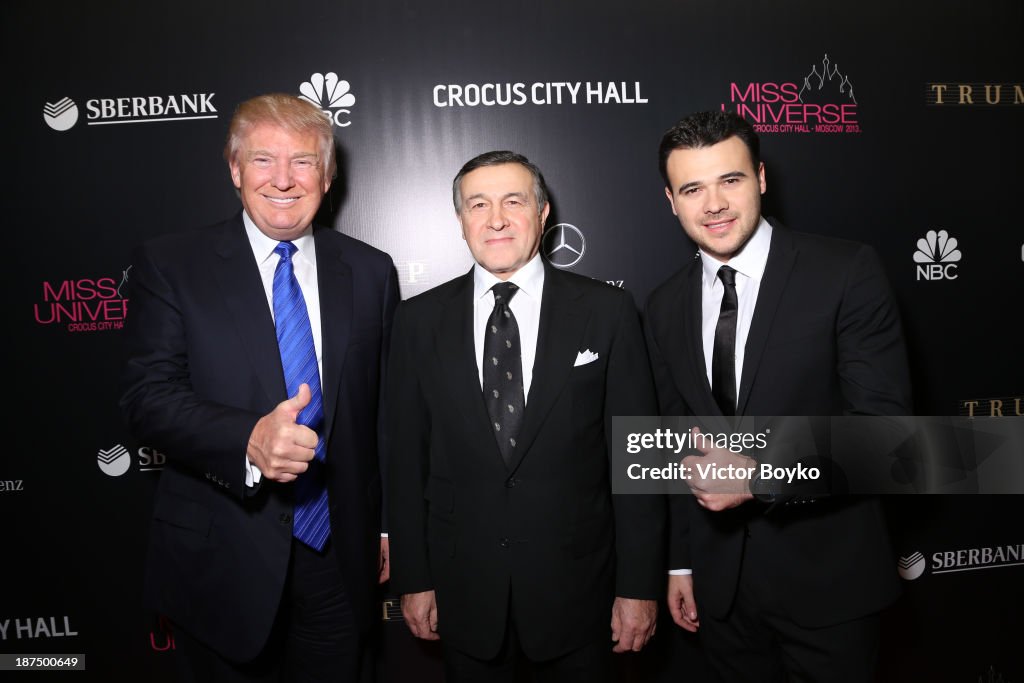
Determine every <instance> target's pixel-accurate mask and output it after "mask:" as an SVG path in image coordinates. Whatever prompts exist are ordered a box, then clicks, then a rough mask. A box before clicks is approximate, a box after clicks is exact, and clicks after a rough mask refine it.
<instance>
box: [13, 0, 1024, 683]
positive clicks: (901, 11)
mask: <svg viewBox="0 0 1024 683" xmlns="http://www.w3.org/2000/svg"><path fill="white" fill-rule="evenodd" d="M2 12H3V28H2V30H3V45H2V50H3V55H4V63H5V64H7V65H8V66H7V71H6V74H7V83H8V86H7V92H8V96H7V98H6V99H5V101H6V102H7V104H6V105H4V107H3V117H4V122H5V125H4V128H3V130H4V132H5V133H6V139H7V144H6V145H5V149H6V150H7V151H9V152H11V153H12V154H13V155H14V156H13V159H14V161H13V162H12V163H11V164H9V165H7V166H6V168H5V177H6V182H5V186H6V189H7V192H8V198H7V205H8V208H7V210H6V212H5V216H6V218H5V221H4V222H5V228H6V235H7V241H6V259H5V260H6V262H7V264H8V268H7V272H8V273H9V274H10V278H9V281H8V292H9V293H10V294H11V297H10V298H11V305H10V306H9V308H10V310H11V316H10V318H8V322H9V328H8V329H9V331H10V332H11V337H12V341H13V344H8V345H7V347H8V348H9V349H12V350H13V353H17V354H18V355H17V356H12V358H11V363H10V365H9V366H8V367H9V374H10V376H11V381H10V382H9V383H8V385H7V387H8V389H7V393H8V398H7V401H6V403H7V406H8V408H7V409H6V412H7V415H8V417H7V420H6V425H7V430H8V431H9V432H10V433H12V434H13V435H14V438H13V445H14V447H12V448H9V449H8V451H7V453H6V454H5V455H4V457H3V458H2V459H0V514H2V519H3V529H4V545H3V559H2V564H3V576H4V581H3V585H2V587H0V596H2V597H0V653H48V654H55V653H81V654H84V655H85V660H86V667H87V671H89V672H91V678H94V679H96V680H132V681H135V680H155V681H160V680H170V679H171V670H172V667H171V658H172V657H173V654H172V652H173V650H174V648H175V643H174V637H173V634H172V633H171V631H170V629H169V627H168V625H167V624H166V623H165V622H164V621H163V620H162V619H161V618H160V616H159V615H156V614H152V613H149V612H147V611H146V610H145V609H144V608H143V607H142V606H141V577H142V567H143V563H144V560H145V557H144V548H145V544H146V535H147V533H148V523H149V517H150V511H151V504H152V495H153V492H154V487H155V484H156V481H157V479H158V477H159V476H160V471H161V468H162V467H163V466H164V463H165V456H164V454H163V453H161V452H160V450H159V447H158V446H157V445H155V444H147V443H138V442H136V441H135V440H133V438H132V437H131V435H130V434H128V432H127V430H126V428H125V427H124V425H123V423H122V421H121V418H120V415H119V413H118V408H117V401H118V387H117V377H118V374H119V370H120V368H119V364H120V354H121V348H120V345H121V332H122V328H123V325H124V322H125V319H126V318H127V317H128V316H130V315H131V314H132V303H131V301H130V300H129V299H128V298H127V286H126V285H127V283H128V282H129V281H130V280H131V277H132V263H131V261H130V253H131V249H132V247H133V246H135V245H136V244H138V243H139V242H142V241H144V240H146V239H148V238H151V237H154V236H156V235H161V234H164V233H168V232H175V231H180V230H184V229H188V228H193V227H196V226H200V225H206V224H210V223H213V222H215V221H218V220H220V219H222V218H224V217H227V216H230V215H231V214H233V213H234V212H235V211H237V210H238V207H239V202H238V198H237V195H236V193H235V191H234V188H233V187H232V184H231V182H230V178H229V176H228V172H227V167H226V165H225V163H224V162H223V160H222V157H221V150H222V148H223V143H224V139H225V135H226V131H227V125H228V121H229V119H230V117H231V113H232V111H233V108H234V106H235V105H236V104H237V103H238V102H240V101H242V100H244V99H247V98H249V97H252V96H254V95H257V94H260V93H264V92H272V91H279V92H288V93H294V94H296V95H301V96H303V97H305V98H307V99H309V100H311V101H312V102H314V103H316V104H317V105H319V106H320V107H321V108H322V109H323V111H324V114H325V115H326V116H329V117H330V118H331V119H332V121H333V122H334V126H335V132H336V138H337V141H338V145H339V148H340V150H341V164H340V177H339V179H338V181H337V182H336V183H335V185H334V187H333V188H332V190H331V192H330V195H329V197H328V198H327V199H326V200H325V205H324V207H323V209H322V212H321V213H322V215H321V219H323V220H324V221H325V222H327V223H328V224H330V225H333V227H334V228H335V229H337V230H340V231H342V232H344V233H346V234H349V235H352V236H355V237H357V238H359V239H362V240H364V241H366V242H368V243H370V244H372V245H374V246H376V247H379V248H381V249H383V250H385V251H387V252H388V253H389V254H391V256H392V257H393V258H394V260H395V263H396V265H397V268H398V273H399V278H400V281H401V285H402V293H403V296H404V297H408V296H411V295H414V294H417V293H420V292H423V291H425V290H427V289H429V288H431V287H433V286H435V285H438V284H441V283H443V282H445V281H447V280H449V279H451V278H452V277H455V276H457V275H460V274H461V273H463V272H465V271H466V270H467V269H468V268H469V266H470V264H471V259H470V256H469V252H468V250H467V249H466V246H465V243H464V242H463V240H462V239H461V236H460V232H459V227H458V224H457V222H456V220H455V216H454V213H453V209H452V204H451V180H452V177H453V176H454V175H455V173H456V171H457V170H458V169H459V167H460V166H461V165H462V163H463V162H464V161H466V160H467V159H469V158H471V157H473V156H475V155H476V154H478V153H480V152H484V151H487V150H492V149H512V150H515V151H518V152H521V153H523V154H525V155H526V156H527V157H529V158H530V159H531V160H532V161H534V162H535V163H537V164H538V165H539V166H540V168H541V169H542V170H543V171H544V174H545V176H546V179H547V181H548V183H549V185H550V187H551V191H552V196H553V201H552V212H551V216H550V218H549V220H548V225H549V226H550V227H549V228H548V231H547V233H546V234H545V237H544V240H543V251H544V253H545V255H546V257H547V258H548V259H549V260H550V261H551V262H552V263H553V264H555V265H556V266H558V267H560V268H567V269H569V270H572V271H575V272H577V273H581V274H584V275H587V276H590V277H593V278H596V279H599V280H604V281H607V282H610V283H612V284H614V285H615V286H618V287H623V288H625V289H626V290H628V291H629V292H631V293H632V294H633V296H634V297H635V299H636V301H637V304H638V306H641V305H642V304H643V302H644V300H645V299H646V297H647V296H648V294H649V293H650V292H651V291H652V290H653V288H654V287H655V286H656V285H657V284H659V283H660V282H661V281H662V280H664V279H665V278H667V277H668V276H669V275H670V274H672V273H673V272H674V271H675V270H677V269H678V268H679V267H680V266H681V265H682V264H683V263H684V262H685V261H686V260H687V259H689V258H691V257H692V255H693V253H694V247H693V245H692V244H690V243H689V242H688V241H687V240H686V238H685V237H684V235H683V232H682V230H681V229H680V227H679V224H678V222H677V221H676V219H675V217H674V216H673V215H672V213H671V212H670V210H669V206H668V203H667V202H666V200H665V197H664V193H663V188H662V183H661V181H660V178H659V175H658V169H657V145H658V142H659V139H660V136H661V133H662V132H663V131H664V130H665V129H666V128H667V127H668V126H670V125H671V124H672V123H673V122H674V121H676V120H677V119H678V118H680V117H681V116H683V115H685V114H688V113H691V112H693V111H697V110H704V109H725V110H729V111H735V112H738V113H739V114H740V115H742V116H744V117H745V118H747V119H748V120H749V121H750V122H752V123H753V124H754V125H755V127H756V128H757V130H758V131H759V133H760V134H761V140H762V156H763V158H764V160H765V164H766V168H767V184H768V191H767V194H766V196H765V208H764V211H765V213H766V214H767V215H771V216H774V217H776V218H778V219H779V220H781V221H782V222H783V223H785V224H786V225H787V226H789V227H791V228H794V229H796V230H801V231H806V232H815V233H820V234H824V235H832V236H837V237H845V238H850V239H856V240H859V241H863V242H866V243H868V244H871V245H872V246H873V247H875V248H876V249H877V250H878V252H879V254H880V255H881V258H882V262H883V264H884V266H885V268H886V271H887V274H888V277H889V278H890V281H891V283H892V287H893V289H894V290H895V293H896V296H897V299H898V301H899V304H900V308H901V313H902V316H903V321H904V326H905V329H906V335H907V341H908V347H909V353H910V360H911V365H912V371H913V380H914V396H915V410H916V411H917V413H918V414H919V415H963V416H986V417H989V416H995V417H999V418H1001V419H1005V420H1020V419H1022V418H1021V416H1022V415H1024V358H1022V343H1021V333H1020V331H1019V330H1020V328H1021V325H1020V323H1021V320H1022V318H1024V315H1022V311H1024V297H1022V293H1024V229H1022V227H1021V226H1022V223H1024V221H1022V218H1021V214H1022V211H1024V210H1022V207H1021V199H1020V195H1021V187H1022V186H1024V172H1022V164H1021V150H1022V145H1021V142H1022V134H1021V131H1022V127H1024V90H1022V76H1024V60H1022V56H1024V48H1022V42H1021V40H1020V29H1021V27H1022V26H1024V9H1022V6H1021V4H1020V3H1019V2H1017V0H1005V1H1004V0H979V1H978V2H973V3H963V2H949V1H938V2H932V3H929V4H927V5H919V4H904V5H901V4H898V3H896V4H893V3H888V2H880V1H876V0H869V1H867V2H861V3H853V4H850V3H838V2H832V1H828V0H826V1H824V2H812V1H805V0H799V1H794V2H788V3H758V2H753V1H750V0H746V1H740V2H733V3H702V2H696V1H695V0H674V1H669V0H652V1H651V2H638V3H632V4H631V5H629V4H626V3H621V2H614V1H612V0H594V1H592V2H588V3H570V2H563V1H550V0H549V1H547V2H544V1H542V0H524V1H522V2H514V3H506V4H500V3H475V2H469V1H468V0H449V1H446V2H433V3H430V2H413V1H404V2H402V1H399V0H356V1H352V2H342V1H340V0H296V1H295V2H290V3H284V4H281V3H270V2H265V1H263V0H248V1H246V2H239V1H237V0H227V1H225V2H217V3H198V2H193V1H192V0H186V1H185V2H174V3H169V2H154V3H128V2H100V3H80V2H48V3H30V2H25V1H22V0H16V1H15V2H13V3H8V4H7V5H5V6H4V9H3V10H2ZM1022 457H1024V454H1022ZM965 490H966V491H968V492H969V490H970V489H969V487H968V488H966V489H965ZM886 504H887V507H888V511H889V514H890V522H891V526H892V530H893V535H894V539H895V542H896V548H895V550H896V557H897V558H898V560H897V561H896V562H894V566H893V571H894V572H899V575H900V576H901V577H902V578H903V585H904V595H903V597H902V599H901V600H900V602H899V603H898V604H897V605H896V606H895V607H894V608H893V609H892V610H890V611H889V612H888V613H887V614H886V618H885V642H884V649H883V653H882V668H881V671H880V675H879V676H880V680H892V681H896V680H929V681H940V680H941V681H964V682H968V681H969V682H971V683H973V682H975V681H992V682H995V681H1007V682H1008V681H1021V680H1024V658H1022V657H1021V656H1020V645H1019V643H1020V637H1021V635H1022V634H1024V624H1022V618H1021V609H1020V606H1021V604H1024V601H1022V597H1024V595H1022V594H1024V589H1022V586H1024V526H1022V524H1021V519H1022V518H1024V498H1021V497H1020V496H1016V495H1001V496H981V495H969V493H968V494H965V495H958V496H924V495H922V496H901V497H895V496H892V497H888V498H887V500H886ZM836 590H837V591H841V590H843V586H836ZM674 630H675V631H678V630H676V629H672V628H669V625H668V624H664V625H663V628H662V629H661V630H660V631H659V634H658V636H657V637H656V639H655V642H654V643H652V647H651V648H650V650H649V651H648V652H645V653H643V654H641V655H639V656H635V657H632V658H631V659H626V660H622V661H621V662H620V663H621V664H622V670H623V679H624V680H658V681H660V680H665V681H669V680H672V681H675V680H684V676H685V673H686V672H687V670H688V664H689V662H688V661H687V659H688V658H687V656H685V653H686V652H687V651H688V650H687V648H688V647H689V644H688V643H686V642H683V641H682V640H681V636H680V634H679V633H678V632H673V631H674ZM379 635H380V639H379V640H380V642H379V648H378V653H377V655H376V660H377V672H378V676H379V678H380V680H385V681H398V680H404V679H405V678H406V677H408V676H410V675H416V676H417V677H419V678H420V679H421V680H428V681H429V680H441V666H440V658H439V655H438V652H437V650H436V648H431V647H427V646H425V645H424V644H421V643H417V642H414V641H413V639H412V637H411V636H410V635H409V634H408V632H407V629H406V628H405V625H404V624H403V623H402V621H401V614H400V610H399V609H398V601H397V599H396V598H394V597H393V596H390V595H388V594H387V592H386V587H385V591H384V592H383V593H382V595H381V629H380V634H379ZM80 675H81V674H80ZM84 675H86V676H90V674H84Z"/></svg>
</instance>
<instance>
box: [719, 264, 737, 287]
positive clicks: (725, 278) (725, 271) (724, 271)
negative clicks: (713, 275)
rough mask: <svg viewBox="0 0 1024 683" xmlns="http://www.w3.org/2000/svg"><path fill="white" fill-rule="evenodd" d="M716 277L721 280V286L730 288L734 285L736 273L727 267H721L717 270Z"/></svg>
mask: <svg viewBox="0 0 1024 683" xmlns="http://www.w3.org/2000/svg"><path fill="white" fill-rule="evenodd" d="M718 277H719V278H721V279H722V284H724V285H726V286H727V287H732V286H734V285H735V284H736V271H735V269H733V268H730V267H729V266H722V267H721V268H719V269H718Z"/></svg>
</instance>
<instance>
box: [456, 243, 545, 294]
mask: <svg viewBox="0 0 1024 683" xmlns="http://www.w3.org/2000/svg"><path fill="white" fill-rule="evenodd" d="M499 282H502V280H501V279H500V278H499V277H498V276H497V275H495V274H494V273H491V272H489V271H487V270H486V269H485V268H484V267H483V266H481V265H480V264H479V263H477V264H474V266H473V300H474V301H476V300H477V299H480V298H481V297H483V296H484V295H485V294H487V293H488V292H490V291H491V287H493V286H494V285H496V284H498V283H499ZM505 282H512V283H515V285H516V286H517V287H519V289H520V291H521V292H522V293H523V294H526V296H528V297H530V298H531V299H536V300H538V301H540V295H541V291H543V289H544V263H543V262H542V261H541V260H540V253H537V254H534V255H533V258H532V259H530V260H529V261H527V262H526V265H525V266H523V267H522V268H520V269H519V270H517V271H516V272H515V273H513V274H512V277H510V278H509V279H508V280H505Z"/></svg>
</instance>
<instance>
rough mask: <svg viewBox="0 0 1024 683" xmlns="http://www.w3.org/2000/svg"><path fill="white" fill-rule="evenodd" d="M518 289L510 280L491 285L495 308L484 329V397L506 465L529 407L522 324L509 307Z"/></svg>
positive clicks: (511, 458) (512, 454) (510, 457)
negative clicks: (522, 343)
mask: <svg viewBox="0 0 1024 683" xmlns="http://www.w3.org/2000/svg"><path fill="white" fill-rule="evenodd" d="M518 290H519V288H518V287H516V286H515V285H514V284H512V283H511V282H500V283H498V284H496V285H494V286H493V287H491V292H493V293H494V310H493V311H491V317H490V318H488V319H487V329H486V330H484V358H483V368H484V372H483V375H484V400H485V401H486V402H487V412H488V413H489V414H490V416H491V427H492V428H493V429H494V437H495V439H497V441H498V449H499V450H500V451H501V457H502V458H504V460H505V464H506V465H509V464H510V463H511V462H512V461H513V456H514V455H515V449H516V437H517V436H519V428H520V427H521V426H522V424H523V413H524V410H525V408H526V399H525V394H524V392H523V360H522V349H521V347H520V345H519V325H517V324H516V317H515V316H514V315H512V310H511V309H510V308H509V307H508V305H509V302H511V301H512V297H513V296H515V293H516V292H517V291H518Z"/></svg>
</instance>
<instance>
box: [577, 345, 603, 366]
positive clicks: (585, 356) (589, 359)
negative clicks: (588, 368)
mask: <svg viewBox="0 0 1024 683" xmlns="http://www.w3.org/2000/svg"><path fill="white" fill-rule="evenodd" d="M595 360H597V354H596V353H594V352H593V351H591V350H590V349H587V350H586V351H580V352H579V353H577V354H576V362H575V363H573V367H574V368H578V367H579V366H581V365H586V364H587V363H593V362H594V361H595Z"/></svg>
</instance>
